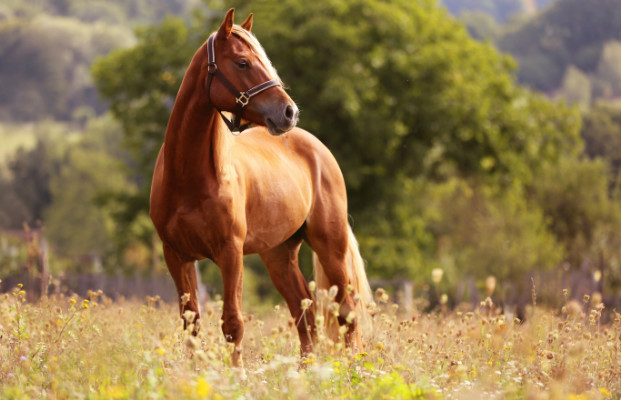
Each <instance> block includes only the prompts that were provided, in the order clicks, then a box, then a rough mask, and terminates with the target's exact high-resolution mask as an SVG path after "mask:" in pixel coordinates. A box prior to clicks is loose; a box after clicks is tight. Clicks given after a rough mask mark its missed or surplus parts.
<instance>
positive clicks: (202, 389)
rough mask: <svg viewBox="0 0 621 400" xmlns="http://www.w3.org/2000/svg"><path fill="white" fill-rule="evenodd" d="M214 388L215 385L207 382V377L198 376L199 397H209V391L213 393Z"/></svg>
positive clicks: (197, 391) (197, 388) (197, 390)
mask: <svg viewBox="0 0 621 400" xmlns="http://www.w3.org/2000/svg"><path fill="white" fill-rule="evenodd" d="M212 390H213V387H212V386H211V385H210V384H209V383H207V381H206V380H205V378H202V377H201V378H198V380H197V381H196V394H197V395H198V396H199V397H201V398H202V397H207V396H209V393H211V392H212Z"/></svg>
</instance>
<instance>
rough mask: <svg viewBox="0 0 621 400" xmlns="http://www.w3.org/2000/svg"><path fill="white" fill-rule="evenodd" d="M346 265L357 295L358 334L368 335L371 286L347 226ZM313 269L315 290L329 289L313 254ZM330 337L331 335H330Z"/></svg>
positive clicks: (323, 272)
mask: <svg viewBox="0 0 621 400" xmlns="http://www.w3.org/2000/svg"><path fill="white" fill-rule="evenodd" d="M345 261H346V265H347V274H348V276H349V283H350V284H351V285H352V287H353V289H354V294H355V295H357V296H356V297H357V298H358V301H357V303H356V310H355V312H356V320H357V323H358V327H359V329H360V332H361V333H363V334H367V333H370V331H371V316H370V314H369V311H368V305H369V303H370V302H371V301H373V295H372V293H371V286H370V285H369V280H368V279H367V274H366V272H365V269H364V261H363V260H362V256H361V255H360V250H359V248H358V241H357V240H356V237H355V236H354V232H353V231H352V229H351V226H348V232H347V255H346V257H345ZM313 269H314V275H315V276H314V278H315V283H316V284H317V289H326V290H328V289H329V288H330V282H329V281H328V277H327V276H326V273H325V271H324V269H323V266H322V265H321V263H320V262H319V257H317V254H315V253H314V252H313ZM330 336H332V335H330Z"/></svg>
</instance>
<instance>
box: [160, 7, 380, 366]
mask: <svg viewBox="0 0 621 400" xmlns="http://www.w3.org/2000/svg"><path fill="white" fill-rule="evenodd" d="M234 11H235V10H234V9H230V10H229V11H228V12H227V14H226V16H225V17H224V20H223V22H222V24H221V26H220V28H219V29H218V30H217V31H216V32H214V33H213V34H212V35H211V36H210V37H209V39H208V40H207V41H206V43H204V44H203V45H202V46H201V47H200V48H199V49H198V50H197V51H196V53H195V54H194V56H193V58H192V60H191V62H190V64H189V66H188V68H187V70H186V73H185V76H184V78H183V81H182V83H181V86H180V88H179V91H178V94H177V97H176V99H175V102H174V105H173V108H172V111H171V115H170V119H169V121H168V125H167V128H166V133H165V137H164V143H163V144H162V147H161V149H160V152H159V155H158V158H157V161H156V164H155V169H154V173H153V182H152V186H151V196H150V212H149V215H150V217H151V220H152V222H153V225H154V226H155V229H156V231H157V233H158V235H159V237H160V239H161V241H162V246H163V253H164V259H165V261H166V264H167V266H168V270H169V272H170V275H171V276H172V278H173V280H174V283H175V286H176V289H177V294H178V295H179V308H180V313H181V316H182V317H183V316H184V314H185V313H186V312H188V311H191V312H192V313H194V314H193V315H195V321H196V323H195V324H194V329H193V331H192V333H193V334H195V335H196V334H197V331H198V327H199V326H200V325H199V318H200V313H199V305H198V295H197V277H196V272H195V262H196V261H197V260H201V259H211V260H212V261H213V262H214V263H215V264H216V265H217V266H218V268H219V269H220V271H221V274H222V282H223V302H224V303H223V304H224V305H223V312H222V317H221V320H222V332H223V334H224V337H225V339H226V341H227V342H230V343H233V344H234V349H233V353H232V365H233V366H237V367H243V361H242V356H241V353H242V339H243V336H244V322H243V318H242V311H241V306H242V280H243V256H244V255H246V254H254V253H258V254H259V256H260V257H261V259H262V261H263V263H264V264H265V266H266V267H267V271H268V273H269V276H270V278H271V279H272V281H273V283H274V286H275V287H276V289H277V290H278V291H279V292H280V293H281V295H282V296H283V297H284V299H285V301H286V303H287V306H288V308H289V310H290V313H291V316H292V318H294V319H295V321H296V325H297V330H298V334H299V339H300V352H301V355H302V357H305V356H306V355H308V354H309V353H310V352H311V351H312V349H313V345H314V344H316V341H317V332H316V327H315V325H314V321H315V314H316V313H317V312H318V311H317V310H316V308H315V307H314V305H313V306H311V307H308V304H309V303H311V302H312V301H314V299H315V297H314V294H313V293H312V292H311V290H310V289H309V285H308V284H307V282H306V280H305V278H304V276H303V275H302V273H301V271H300V269H299V266H298V252H299V249H300V246H301V244H302V242H303V241H306V243H308V245H309V246H310V248H311V249H312V250H313V252H314V254H313V259H314V263H313V265H314V270H315V280H316V284H317V288H318V289H320V288H323V289H327V288H330V287H332V286H336V287H337V289H338V292H337V295H336V299H335V300H336V301H337V302H338V303H340V304H341V305H340V310H339V311H338V314H339V315H338V321H339V324H341V325H343V324H347V331H346V333H345V337H346V342H347V344H348V345H349V346H350V348H351V347H352V343H358V344H359V341H360V335H359V330H360V329H359V326H358V325H359V324H358V321H360V320H361V318H363V317H365V313H366V312H367V311H366V307H365V306H364V304H365V301H369V299H370V296H371V291H370V288H369V283H368V280H367V277H366V274H365V270H364V264H363V261H362V258H361V257H360V252H359V250H358V245H357V242H356V239H355V237H354V235H353V232H352V229H351V227H350V225H349V222H348V214H347V196H346V189H345V181H344V178H343V175H342V173H341V170H340V168H339V166H338V164H337V162H336V160H335V158H334V156H333V155H332V154H331V153H330V151H329V150H328V149H327V148H326V147H325V146H324V145H323V144H322V143H321V142H320V141H319V140H318V139H317V138H316V137H315V136H313V135H312V134H310V133H308V132H306V131H304V130H303V129H300V128H296V125H297V122H298V116H299V110H298V107H297V106H296V104H295V103H294V102H293V100H291V98H290V97H289V95H288V94H287V93H286V92H285V90H284V89H283V85H282V82H281V80H280V78H279V77H278V75H277V72H276V70H275V69H274V68H273V66H272V64H271V62H270V60H269V59H268V58H267V55H266V54H265V51H264V50H263V48H262V46H261V45H260V43H259V42H258V40H257V39H256V37H255V36H254V35H253V34H252V33H251V29H252V23H253V16H252V14H250V15H249V16H248V18H247V19H246V20H245V21H244V22H243V23H242V24H241V25H235V24H234V23H233V17H234ZM238 88H242V89H245V88H249V89H246V90H245V91H239V90H238ZM227 112H229V113H235V114H236V115H235V117H236V118H235V120H233V121H229V119H228V118H227V116H226V115H225V114H227ZM242 119H243V120H244V121H247V122H248V123H253V124H255V125H256V127H254V128H251V129H246V128H247V126H246V125H244V126H242V125H241V121H242ZM233 131H239V132H242V131H243V134H241V135H240V134H239V133H237V132H235V133H236V135H234V134H232V133H234V132H233ZM305 299H306V300H305ZM359 300H360V301H359ZM303 301H306V306H305V307H302V304H303ZM352 312H353V313H354V314H352ZM352 316H354V318H353V320H352ZM187 325H188V324H187V321H186V320H184V326H186V327H187Z"/></svg>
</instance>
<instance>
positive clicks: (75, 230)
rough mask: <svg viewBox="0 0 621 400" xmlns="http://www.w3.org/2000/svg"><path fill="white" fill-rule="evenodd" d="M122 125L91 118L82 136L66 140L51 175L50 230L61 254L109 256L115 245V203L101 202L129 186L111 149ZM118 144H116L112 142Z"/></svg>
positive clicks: (52, 240) (104, 119)
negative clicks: (113, 206) (106, 205)
mask: <svg viewBox="0 0 621 400" xmlns="http://www.w3.org/2000/svg"><path fill="white" fill-rule="evenodd" d="M119 136H120V130H119V128H118V127H117V126H116V124H115V123H114V122H113V121H112V120H111V119H110V118H101V119H98V120H93V121H91V122H90V124H89V126H88V127H87V128H86V131H85V133H84V134H83V135H82V137H80V140H79V141H71V142H68V143H65V144H64V146H63V147H64V148H63V150H61V151H60V154H59V158H60V161H59V167H58V172H57V173H56V174H54V176H52V177H51V179H50V193H51V195H52V201H51V203H50V205H49V207H48V208H47V209H46V210H45V229H46V235H47V237H48V238H49V239H50V241H51V242H52V244H53V245H54V246H55V249H56V250H57V252H58V253H59V254H60V255H63V256H82V255H95V256H99V257H102V256H105V255H107V254H110V253H112V252H113V250H114V249H115V247H116V246H115V245H116V243H115V233H116V232H115V228H116V226H115V225H114V223H113V221H112V220H111V217H110V213H111V212H113V208H111V207H108V208H102V207H100V206H99V202H100V201H101V197H102V195H103V194H104V193H105V192H107V191H119V190H121V189H123V190H126V191H129V190H131V186H129V185H128V183H127V180H126V177H125V169H124V167H123V166H122V164H121V161H120V160H119V159H118V158H115V154H114V153H113V152H112V151H111V150H112V149H114V148H116V147H117V146H118V142H119ZM114 143H116V144H117V146H115V145H114Z"/></svg>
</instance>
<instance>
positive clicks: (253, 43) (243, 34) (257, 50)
mask: <svg viewBox="0 0 621 400" xmlns="http://www.w3.org/2000/svg"><path fill="white" fill-rule="evenodd" d="M232 32H233V34H234V35H236V36H237V37H239V38H240V39H241V40H243V41H244V42H245V43H246V44H247V45H248V47H250V50H251V51H252V52H253V53H254V55H255V56H257V58H258V59H259V62H260V63H261V64H263V66H264V67H265V68H267V70H268V71H269V73H270V75H271V77H270V78H271V79H274V80H277V81H278V82H280V84H281V85H282V80H281V79H280V77H279V76H278V72H276V68H274V66H273V65H272V62H271V61H270V59H269V58H267V54H265V50H264V49H263V46H261V43H259V41H258V40H257V38H256V37H255V36H254V35H253V34H252V33H250V32H248V31H247V30H245V29H244V28H242V27H241V26H239V25H233V31H232Z"/></svg>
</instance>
